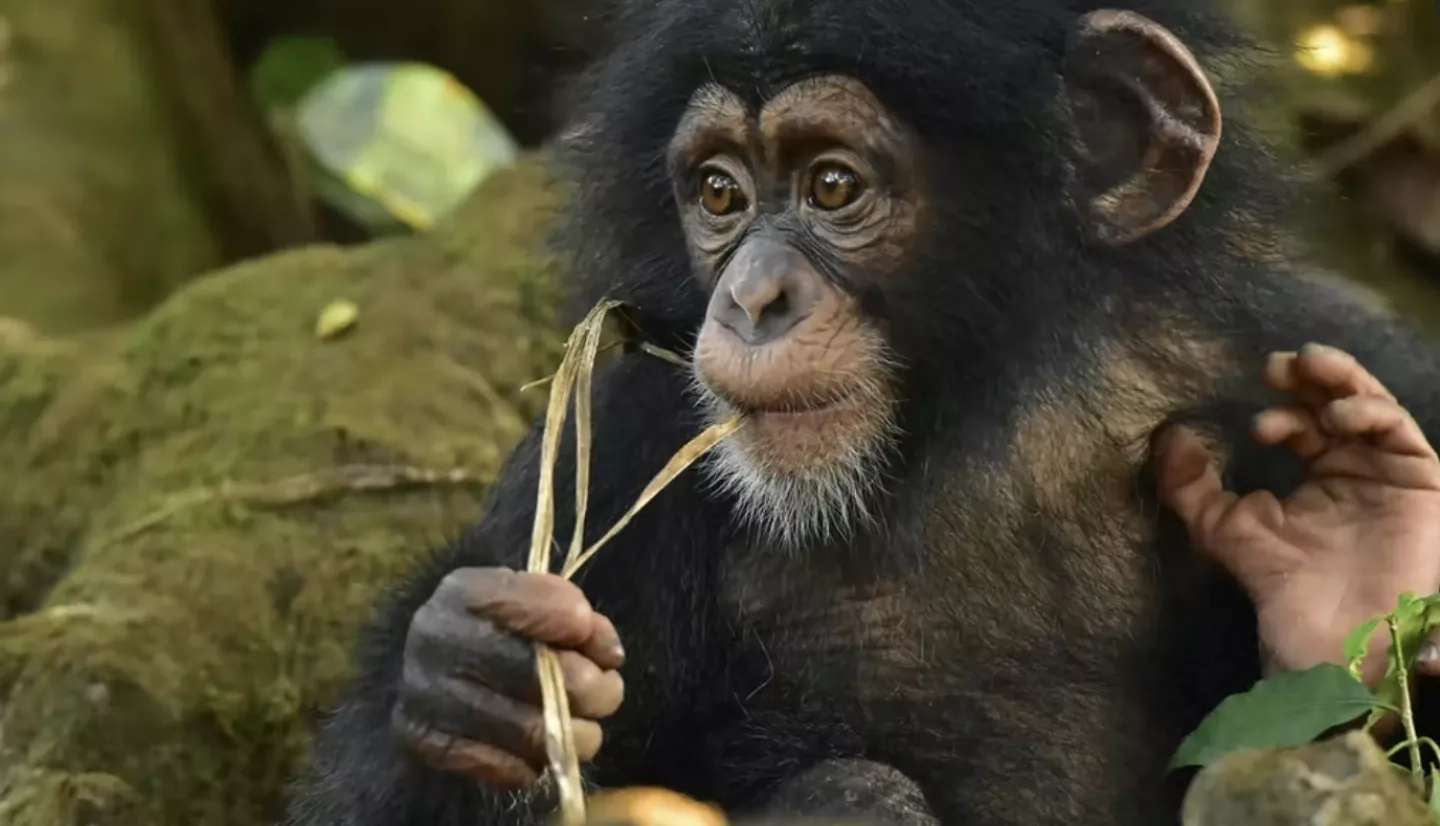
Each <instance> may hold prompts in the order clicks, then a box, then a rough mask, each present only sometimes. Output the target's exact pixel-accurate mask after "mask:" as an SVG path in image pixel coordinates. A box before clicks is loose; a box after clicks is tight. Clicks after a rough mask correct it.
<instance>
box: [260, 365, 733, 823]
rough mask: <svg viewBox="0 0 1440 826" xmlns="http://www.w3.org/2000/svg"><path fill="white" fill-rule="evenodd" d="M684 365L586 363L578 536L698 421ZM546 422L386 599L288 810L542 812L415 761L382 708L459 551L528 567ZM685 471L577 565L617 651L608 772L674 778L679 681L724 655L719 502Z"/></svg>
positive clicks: (459, 815) (632, 490)
mask: <svg viewBox="0 0 1440 826" xmlns="http://www.w3.org/2000/svg"><path fill="white" fill-rule="evenodd" d="M685 380H686V377H685V375H684V372H683V370H682V369H681V368H677V367H676V366H675V365H673V364H669V363H667V362H664V361H662V360H660V359H657V358H655V357H653V356H649V355H646V354H638V353H637V354H633V355H628V356H625V357H624V358H622V359H620V360H619V361H618V362H616V363H614V364H613V365H608V366H607V368H606V369H604V371H603V372H600V371H597V375H596V378H595V388H594V394H593V398H594V404H593V431H594V434H595V435H594V438H593V442H592V444H593V453H592V457H593V458H592V468H591V491H592V492H591V498H590V505H589V514H590V518H588V519H587V530H586V536H587V538H588V540H590V541H593V540H594V539H596V538H599V536H600V535H601V533H602V532H603V531H605V530H606V529H608V528H609V526H610V525H611V524H613V522H614V521H615V519H616V518H617V517H618V516H619V515H620V514H621V513H623V512H624V511H625V510H626V509H627V508H628V507H629V506H630V504H631V503H632V502H633V501H634V499H635V497H636V495H637V494H638V493H639V492H640V490H641V489H642V488H643V487H644V485H645V484H646V483H647V482H648V481H649V479H650V478H651V477H652V476H653V475H654V474H655V473H656V472H657V471H659V470H660V468H661V467H663V466H664V464H665V463H666V462H667V461H668V460H669V458H670V457H671V456H672V455H673V453H674V452H675V451H676V450H677V449H678V448H679V447H680V446H681V445H683V444H684V443H685V442H686V441H687V440H689V439H690V438H691V437H693V436H694V435H695V434H696V433H697V432H698V431H699V429H700V427H701V423H700V421H699V419H698V415H697V414H695V413H694V412H693V411H692V409H691V407H690V405H689V404H688V403H687V401H686V399H687V397H686V392H685V390H686V388H685ZM572 412H573V411H572ZM573 421H574V418H573V416H571V417H570V418H569V419H568V421H567V426H566V431H567V434H569V435H567V438H566V440H565V443H564V445H563V446H562V451H561V458H560V461H559V462H558V463H557V468H556V473H555V488H556V490H555V495H556V503H557V504H556V511H557V512H556V530H555V538H556V543H557V546H558V548H560V549H562V552H563V549H564V548H565V547H567V545H568V540H569V535H570V526H571V524H572V519H571V518H570V514H571V513H573V511H572V503H573V499H572V496H571V491H572V490H573V481H574V464H573V433H574V430H573ZM541 430H542V426H541V424H539V423H537V424H536V425H535V427H534V428H533V430H532V432H531V433H530V434H529V435H528V436H527V437H526V439H525V440H524V442H523V443H522V444H521V445H520V446H519V447H518V448H517V449H516V450H515V452H514V453H513V455H512V456H511V458H510V460H509V462H508V463H507V466H506V468H505V469H504V471H503V472H502V474H501V476H500V479H499V481H498V483H497V486H496V489H495V491H494V492H493V494H492V499H491V502H490V503H489V506H488V507H487V509H486V512H485V514H484V517H483V519H482V521H481V522H480V524H479V525H478V526H477V527H476V528H474V529H472V530H471V531H470V532H469V533H468V534H467V535H465V536H464V537H463V538H461V539H460V540H459V541H457V542H455V543H454V544H453V545H451V546H450V547H449V548H446V549H444V550H443V551H441V552H440V553H439V554H437V555H436V556H435V557H434V558H433V559H431V560H429V561H428V562H427V563H426V564H425V565H423V566H421V568H420V570H419V571H417V572H416V573H415V574H414V575H413V576H412V577H411V579H410V581H409V582H408V583H406V584H405V585H404V586H403V587H401V588H400V589H398V590H397V591H396V593H394V594H393V595H391V597H390V599H389V600H388V601H387V603H386V604H385V605H384V606H383V607H382V608H381V611H380V615H379V619H378V621H377V622H376V624H375V625H374V627H373V628H372V630H371V631H370V632H369V633H368V634H367V636H366V638H365V639H364V642H363V645H362V648H361V652H360V655H359V657H358V674H359V676H358V677H357V679H356V680H355V682H354V683H353V684H352V685H351V686H350V687H349V689H348V690H347V691H346V692H345V694H344V697H343V699H342V701H341V702H340V704H339V707H338V710H337V711H336V712H335V714H334V715H333V717H332V718H331V719H330V720H329V721H328V723H327V724H326V725H325V727H324V729H323V731H322V732H321V734H320V736H319V738H318V742H317V743H316V746H315V752H314V755H313V758H312V765H311V767H310V771H309V774H308V777H307V778H306V779H305V780H304V782H303V783H302V785H301V786H300V787H299V789H298V790H297V794H296V796H295V798H294V801H293V803H292V805H291V808H290V811H289V816H288V821H287V822H288V823H289V824H291V826H342V824H343V826H412V824H413V826H422V824H423V826H447V825H448V824H456V826H459V824H465V826H473V824H477V823H485V824H501V823H508V824H517V826H518V824H526V823H532V822H536V821H537V820H538V818H539V817H540V813H532V812H530V811H529V809H528V807H527V806H526V805H525V802H524V797H523V796H521V795H516V794H514V793H508V792H501V791H497V790H493V789H491V788H489V787H486V786H483V785H481V784H479V783H477V782H476V781H474V780H472V779H469V778H467V777H464V776H460V775H450V774H443V773H441V772H438V771H435V770H433V769H431V768H428V767H427V766H425V765H423V764H421V763H420V762H418V761H417V760H416V759H414V758H413V757H412V756H411V755H410V754H409V753H408V751H407V750H406V749H405V748H404V747H403V745H402V744H401V743H400V741H399V740H398V739H397V737H396V735H395V734H394V733H393V729H392V723H391V714H392V707H393V705H394V703H395V700H396V696H397V686H398V684H399V682H400V675H401V664H402V658H403V653H404V649H405V643H406V635H407V631H408V629H409V626H410V621H411V617H412V616H414V614H415V612H416V610H417V609H418V608H419V607H420V606H421V605H423V604H424V603H425V602H426V601H427V600H428V599H429V598H430V596H431V594H432V593H433V592H434V591H435V589H436V587H437V584H438V583H439V582H440V581H441V580H442V579H443V578H444V577H445V575H446V574H447V573H449V572H450V571H453V570H455V569H457V568H463V567H486V566H505V567H511V568H515V569H522V570H523V568H524V566H525V557H526V554H527V552H528V546H529V539H530V531H531V523H532V519H533V513H534V500H535V492H536V488H537V484H538V468H539V458H540V455H539V454H540V441H541ZM694 473H695V470H694V469H692V470H691V471H689V472H687V473H686V474H685V475H683V476H682V477H680V478H679V479H677V480H676V481H675V482H674V483H672V485H671V486H670V487H669V488H667V489H666V490H665V492H663V493H662V494H661V495H660V496H659V497H657V498H656V500H655V501H653V502H652V503H651V504H650V505H649V506H648V507H647V508H646V510H645V511H643V512H642V513H641V515H640V516H639V517H637V518H636V520H635V521H634V522H632V523H631V524H630V526H629V527H627V528H626V529H625V531H624V532H623V533H622V534H620V535H619V536H617V537H616V538H615V539H614V540H613V541H612V542H611V543H610V544H609V545H607V546H606V547H605V548H604V550H602V551H601V552H600V554H599V555H598V556H597V558H596V559H595V560H593V561H592V562H591V563H590V564H589V565H588V566H587V568H586V569H584V570H582V571H581V573H580V575H579V576H578V577H577V583H578V584H579V585H580V586H581V587H582V588H583V589H584V591H585V592H586V594H587V596H588V598H589V599H590V601H591V603H592V605H593V606H594V608H595V610H596V611H598V612H600V613H603V614H605V615H606V616H608V617H609V618H610V619H611V620H612V621H613V622H614V624H615V626H616V628H617V629H618V631H619V634H620V637H621V640H622V642H623V644H624V646H625V648H626V652H627V654H626V665H625V666H624V668H623V669H622V674H623V675H624V676H625V678H626V698H625V701H624V704H623V706H622V707H621V710H620V711H619V712H618V713H617V714H616V715H615V716H613V717H610V718H608V719H606V720H605V721H604V731H605V742H604V745H603V746H602V748H601V751H600V755H599V757H598V758H597V761H596V762H595V763H594V764H592V766H591V767H589V769H587V775H588V776H590V777H592V778H594V779H596V780H598V781H599V782H601V783H603V784H605V785H612V784H621V783H634V782H644V781H648V782H652V783H667V782H668V783H671V784H674V785H679V783H677V782H676V780H677V778H676V777H675V776H673V773H674V772H677V771H684V768H683V767H684V766H685V765H686V763H687V761H686V759H685V758H684V757H680V758H676V757H674V756H672V755H671V753H670V750H671V746H672V744H674V748H675V749H676V750H677V751H684V749H683V748H682V747H683V745H684V740H685V738H686V737H687V735H686V733H685V730H684V729H685V726H684V725H683V724H681V723H680V722H677V721H683V720H695V719H697V718H703V716H704V714H705V702H704V700H703V698H701V697H699V696H696V695H695V694H693V693H691V691H690V689H691V686H692V685H698V684H702V683H703V682H704V675H705V674H707V673H709V672H711V669H710V668H709V666H708V664H707V663H708V657H709V656H710V655H711V654H712V653H715V654H716V655H717V656H723V655H722V654H719V653H718V652H720V651H722V650H723V647H724V646H723V635H722V634H720V633H719V632H718V631H717V630H716V629H715V628H714V625H715V624H714V623H713V622H712V621H711V617H712V616H713V610H712V608H711V605H712V604H713V596H712V595H713V594H714V587H713V585H712V582H713V578H712V577H713V570H714V567H715V561H716V558H717V556H718V554H717V553H715V548H716V543H717V542H723V541H725V540H724V536H725V515H724V513H723V511H722V510H721V509H720V507H719V506H717V505H716V504H714V503H712V502H710V501H708V500H706V499H705V498H704V497H703V496H701V494H700V492H699V484H697V482H696V481H695V479H694ZM562 555H563V553H562ZM680 709H683V713H682V711H681V710H680ZM687 753H691V754H693V748H692V749H690V750H689V752H687Z"/></svg>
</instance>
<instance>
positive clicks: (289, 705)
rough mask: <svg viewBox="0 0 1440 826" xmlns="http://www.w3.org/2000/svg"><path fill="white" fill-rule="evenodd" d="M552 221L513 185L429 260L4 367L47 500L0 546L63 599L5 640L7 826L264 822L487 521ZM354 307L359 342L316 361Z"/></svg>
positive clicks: (515, 179) (514, 413) (6, 416)
mask: <svg viewBox="0 0 1440 826" xmlns="http://www.w3.org/2000/svg"><path fill="white" fill-rule="evenodd" d="M554 201H555V196H554V194H553V193H552V192H551V191H550V189H549V185H548V181H547V180H546V179H545V176H544V174H543V172H542V171H541V170H540V169H539V168H538V167H532V166H527V167H522V168H519V169H517V170H514V171H512V172H509V173H504V174H502V175H500V176H497V177H496V178H494V179H492V180H491V181H490V182H487V184H486V185H485V186H484V187H483V188H482V190H481V191H480V193H478V195H477V197H476V199H475V201H474V203H473V204H472V205H471V207H470V208H469V209H467V210H466V211H465V212H464V213H463V214H462V215H460V216H458V218H457V220H456V221H455V222H454V223H453V224H452V225H450V226H447V227H445V228H442V229H441V230H438V231H437V233H436V234H434V235H432V236H429V237H423V238H414V239H400V240H392V241H387V242H383V243H378V244H374V245H371V246H368V247H364V248H360V249H358V250H354V251H341V250H338V249H332V248H317V249H310V250H304V251H298V252H294V253H289V254H285V255H282V256H277V257H275V258H272V259H269V260H265V261H260V262H256V263H253V264H249V265H244V266H240V267H236V268H233V269H230V270H226V271H223V272H218V273H215V274H213V275H209V276H206V277H204V278H202V279H200V280H198V281H196V282H194V283H193V284H192V285H190V286H188V287H186V288H184V289H182V290H181V291H180V292H178V293H177V294H175V295H174V296H173V297H172V298H171V299H169V300H167V301H166V302H165V303H164V304H162V305H161V306H160V307H158V308H157V309H156V310H155V311H154V312H152V313H151V314H150V315H149V316H147V317H146V318H144V319H142V320H140V321H138V322H136V323H135V324H133V325H132V326H130V327H129V328H127V329H125V330H123V331H120V332H118V333H116V334H115V335H113V336H111V337H108V338H106V339H105V340H104V341H103V342H102V343H100V344H98V345H93V347H95V348H98V352H94V353H91V352H87V353H86V355H85V356H84V358H83V359H81V358H79V357H78V356H76V355H74V354H71V355H69V356H67V357H66V358H67V360H66V361H64V367H63V368H62V367H57V368H55V369H54V370H48V368H47V367H46V364H47V362H46V361H45V360H44V359H38V360H37V359H36V358H32V357H31V356H27V355H25V354H19V355H17V356H15V357H14V358H13V359H12V362H13V366H12V367H11V368H10V369H12V370H23V371H24V372H25V374H26V375H27V376H28V377H29V378H27V379H26V380H25V381H23V382H18V383H13V382H7V383H5V384H3V385H0V422H3V421H9V420H11V419H14V420H16V421H17V422H20V423H21V424H20V425H17V426H16V427H15V428H14V429H13V430H12V429H11V428H9V427H8V426H7V429H6V433H5V434H4V436H5V438H4V439H0V451H8V453H0V456H6V457H9V458H12V459H14V461H15V464H14V465H12V466H13V467H16V468H17V470H18V471H19V474H20V477H21V478H25V477H26V474H28V473H29V472H30V471H31V469H35V468H46V469H47V470H46V477H45V478H46V479H47V485H49V487H46V488H44V491H45V492H44V494H43V495H42V494H38V493H37V494H36V495H35V496H34V497H30V499H29V502H28V504H27V505H24V506H18V505H17V504H16V503H14V502H10V503H8V504H7V503H5V500H3V499H0V514H4V513H7V512H9V513H11V514H12V516H11V522H12V524H11V525H9V526H8V527H7V526H5V525H3V524H0V528H3V529H5V530H7V531H10V532H13V533H15V534H16V535H17V536H18V537H19V538H20V539H21V542H20V543H19V546H20V547H22V548H28V549H29V550H26V551H22V552H21V554H22V556H25V555H27V554H28V555H30V556H31V557H33V556H34V555H35V554H37V553H38V554H40V555H41V556H42V557H44V561H43V562H38V561H36V560H35V559H33V558H31V559H30V560H29V561H28V562H27V563H26V564H27V565H29V567H30V569H31V570H32V571H43V572H48V573H49V574H50V580H49V581H45V577H44V575H43V574H34V575H33V576H32V577H31V581H30V582H28V583H26V584H25V585H26V587H30V588H34V587H37V586H39V587H44V586H45V585H48V584H51V582H52V581H53V588H52V589H51V590H50V591H49V593H48V597H47V598H46V599H45V601H44V603H43V605H41V606H40V608H39V610H37V611H35V612H32V613H27V614H24V615H21V616H18V617H15V618H13V619H12V620H10V621H9V622H7V623H5V624H4V625H0V692H3V693H0V697H4V698H5V699H4V700H3V701H0V711H3V716H0V730H3V732H4V737H3V739H0V812H4V813H6V816H5V817H0V820H3V821H4V822H5V823H7V824H14V825H15V826H67V824H71V823H76V824H78V823H82V822H84V823H90V822H104V823H107V824H136V826H140V824H144V826H166V824H175V826H180V825H181V824H185V825H186V826H189V824H196V823H204V824H207V826H226V825H227V824H236V826H240V825H241V824H244V826H252V824H261V823H269V822H271V821H273V819H274V818H275V817H276V816H277V815H278V813H279V807H280V804H281V800H282V796H283V789H284V784H285V783H286V782H288V780H289V779H290V778H291V777H292V775H293V772H294V771H295V770H296V769H297V768H298V767H299V765H300V764H301V763H302V761H303V760H304V757H305V754H306V749H307V747H308V733H309V724H310V723H311V722H312V721H313V720H314V719H315V717H316V716H317V715H318V714H319V713H320V712H321V711H322V710H323V709H324V708H326V707H327V706H328V705H329V704H330V703H331V702H332V701H333V699H334V698H335V696H336V692H337V691H338V690H339V688H340V686H341V685H342V684H343V683H344V681H345V680H346V679H347V678H348V676H349V673H350V671H349V669H350V659H349V655H350V648H351V644H352V642H353V640H354V638H355V636H356V633H357V631H358V629H359V628H360V626H361V625H362V624H363V623H364V622H365V621H366V620H367V619H368V618H369V616H370V611H371V607H372V604H373V602H374V600H375V598H376V596H377V593H378V590H379V589H380V588H382V587H384V586H385V585H387V584H389V583H391V582H393V581H394V580H395V578H396V577H398V576H399V575H400V574H401V573H402V572H403V571H404V570H406V569H407V568H408V567H409V566H410V565H411V564H412V563H413V561H414V559H415V557H416V555H417V554H420V553H423V552H425V551H427V550H429V549H430V548H432V547H433V546H435V545H437V544H439V543H441V542H443V541H445V540H446V539H447V538H448V537H450V536H451V535H453V534H454V533H455V532H456V531H458V530H460V529H461V528H463V526H465V525H466V524H468V523H469V522H471V521H473V519H474V518H475V516H476V515H477V513H478V510H479V507H480V502H481V498H482V497H483V494H484V487H485V483H486V481H487V480H489V479H490V478H492V477H493V475H494V473H495V472H496V471H497V469H498V468H499V466H500V464H501V462H502V461H503V459H504V457H505V455H506V454H507V453H508V451H509V449H510V447H511V446H512V445H513V443H514V441H515V440H516V439H517V438H518V437H519V436H520V434H521V433H522V432H523V430H524V428H525V426H526V424H527V422H528V421H529V419H530V417H531V416H532V415H534V413H535V412H537V411H538V409H539V407H540V405H541V404H543V402H544V394H543V393H533V392H532V393H529V394H526V395H524V396H522V395H521V394H519V393H518V389H519V387H520V386H521V385H522V384H524V383H525V382H528V381H530V380H532V379H534V378H536V377H538V376H541V375H544V374H545V373H547V372H548V371H549V370H550V369H551V366H552V365H553V363H554V361H555V359H556V358H557V357H558V336H557V335H556V332H555V330H554V328H553V324H552V320H551V318H550V315H549V308H550V307H551V306H552V303H553V300H552V298H553V297H552V295H551V291H552V286H551V284H550V282H549V279H548V277H547V270H546V264H545V263H544V262H543V261H541V260H539V259H537V258H536V256H535V250H536V249H537V248H538V244H539V241H540V238H539V233H540V232H541V231H542V230H543V229H544V227H545V226H546V225H547V223H548V217H549V215H550V213H551V209H552V207H553V205H554ZM340 298H343V299H347V300H350V301H353V302H355V303H356V304H357V305H358V307H359V317H358V321H357V323H356V324H355V326H354V327H353V328H352V329H350V330H349V331H347V332H346V333H344V334H343V335H340V336H338V337H336V338H332V339H328V340H322V339H320V338H318V337H316V336H315V334H314V324H315V319H316V317H317V315H318V314H319V313H320V312H321V310H322V309H323V308H324V307H325V306H326V305H327V304H328V303H329V302H331V301H332V300H335V299H340ZM55 358H59V356H56V357H55ZM0 364H5V362H4V361H0ZM0 369H3V368H0ZM67 369H68V372H67ZM22 432H23V434H24V435H25V436H26V438H25V440H24V441H23V444H21V443H20V442H18V441H16V440H18V439H19V434H21V433H22ZM365 468H370V469H371V470H370V471H366V470H364V469H365ZM375 468H380V469H381V470H379V471H375V470H373V469H375ZM451 471H456V472H457V475H456V477H455V478H453V479H449V480H439V481H434V480H432V481H429V482H427V481H424V480H423V479H422V480H420V481H418V482H417V481H416V480H415V479H414V478H411V479H410V483H406V484H399V483H398V482H397V483H396V484H394V485H381V486H380V489H378V490H372V491H361V490H355V489H352V488H354V487H356V485H355V481H356V478H357V477H356V474H361V475H362V476H365V475H368V476H375V475H376V474H378V475H379V476H384V475H386V474H387V473H388V474H390V475H394V476H398V477H415V476H416V475H417V474H418V475H419V476H421V477H423V476H425V475H426V474H442V475H443V474H444V473H446V472H451ZM460 471H463V473H460ZM346 480H349V481H348V482H347V481H346ZM372 481H373V480H372ZM381 481H385V480H383V479H382V480H381ZM390 481H395V480H390ZM71 485H75V486H77V489H78V490H80V491H82V492H83V495H82V496H80V497H79V498H78V499H77V500H76V505H75V507H74V508H73V509H68V510H73V511H74V513H73V514H72V515H71V516H68V517H67V521H66V523H65V524H66V525H67V526H68V527H67V529H66V530H63V531H59V532H58V533H55V534H53V535H52V532H50V531H48V530H47V527H46V524H45V519H44V517H43V515H42V514H43V510H42V508H41V505H42V501H41V499H42V496H43V497H48V504H49V506H50V507H52V508H56V509H57V510H59V511H61V512H67V508H66V507H65V505H64V504H63V500H64V499H65V498H66V496H67V495H68V494H67V491H68V489H69V488H68V486H71ZM0 496H3V494H0ZM17 514H18V515H17ZM36 536H47V537H48V538H47V539H45V540H44V541H39V542H37V540H36V539H35V537H36ZM0 553H3V551H0ZM0 561H3V560H0ZM37 579H38V580H41V581H38V582H37V581H35V580H37ZM5 807H10V808H8V809H7V808H5Z"/></svg>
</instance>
